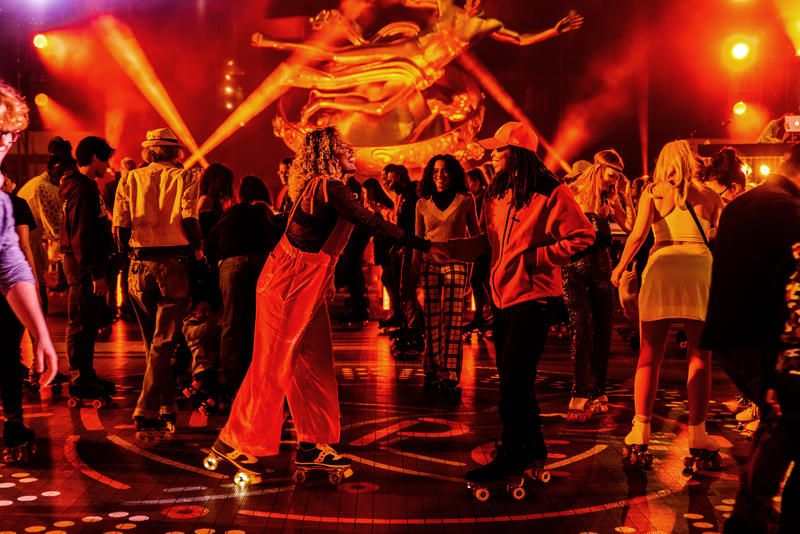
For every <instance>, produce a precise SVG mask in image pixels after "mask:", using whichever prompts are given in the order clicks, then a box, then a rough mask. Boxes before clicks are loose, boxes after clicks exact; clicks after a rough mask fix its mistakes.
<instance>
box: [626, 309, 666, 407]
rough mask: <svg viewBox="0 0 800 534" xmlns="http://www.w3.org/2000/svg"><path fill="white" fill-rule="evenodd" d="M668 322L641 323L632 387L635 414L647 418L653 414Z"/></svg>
mask: <svg viewBox="0 0 800 534" xmlns="http://www.w3.org/2000/svg"><path fill="white" fill-rule="evenodd" d="M669 327H670V321H669V320H663V321H647V322H643V323H642V326H641V328H642V347H641V350H640V351H639V361H638V363H637V364H636V377H635V379H634V385H633V400H634V408H635V410H634V411H635V414H636V415H638V416H640V417H644V418H647V419H648V420H649V418H650V416H651V415H652V414H653V401H654V399H655V396H656V391H657V390H658V376H659V373H660V372H661V362H662V361H663V359H664V347H665V345H666V342H667V333H668V332H669Z"/></svg>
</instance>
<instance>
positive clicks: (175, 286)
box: [114, 128, 205, 441]
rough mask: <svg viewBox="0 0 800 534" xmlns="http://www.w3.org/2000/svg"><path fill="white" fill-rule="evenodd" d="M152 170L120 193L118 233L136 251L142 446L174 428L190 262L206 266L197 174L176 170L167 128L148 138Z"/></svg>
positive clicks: (135, 175)
mask: <svg viewBox="0 0 800 534" xmlns="http://www.w3.org/2000/svg"><path fill="white" fill-rule="evenodd" d="M142 147H143V151H142V158H143V159H144V161H145V162H147V166H146V167H142V168H140V169H134V170H132V171H130V172H129V173H128V175H127V177H126V178H125V180H121V181H120V183H119V186H118V187H117V196H116V198H115V199H114V234H115V238H116V239H117V242H118V247H119V249H120V250H123V251H130V256H131V266H130V272H129V275H128V287H129V290H130V296H131V301H132V303H133V308H134V312H135V313H136V318H137V319H138V321H139V327H140V328H141V331H142V337H143V338H144V342H145V349H146V364H147V366H146V369H145V375H144V382H143V384H142V392H141V394H140V395H139V399H138V401H137V403H136V408H135V409H134V412H133V419H134V422H135V425H136V435H137V437H138V438H139V439H142V440H145V441H148V440H157V439H160V438H162V437H164V433H165V432H167V431H168V430H171V429H173V428H174V419H175V415H176V412H177V406H176V404H175V383H174V380H173V376H172V366H171V360H172V358H173V357H174V355H175V349H176V347H177V345H178V342H179V341H180V339H181V337H182V336H181V321H182V320H183V318H184V317H185V316H186V315H187V313H188V312H189V306H190V304H191V298H190V294H189V262H190V260H194V261H197V262H203V261H205V255H204V254H203V249H202V242H203V236H202V231H201V229H200V222H199V221H198V219H197V213H196V210H197V201H198V183H197V182H198V180H197V177H196V174H195V173H194V172H193V171H191V170H188V169H183V168H181V167H179V166H178V164H177V163H178V160H179V159H180V157H181V155H182V153H183V150H184V147H183V145H182V144H181V143H180V142H179V141H178V139H177V137H176V136H175V134H174V133H172V131H171V130H170V129H169V128H158V129H155V130H150V131H148V132H147V138H146V140H145V141H144V142H143V143H142Z"/></svg>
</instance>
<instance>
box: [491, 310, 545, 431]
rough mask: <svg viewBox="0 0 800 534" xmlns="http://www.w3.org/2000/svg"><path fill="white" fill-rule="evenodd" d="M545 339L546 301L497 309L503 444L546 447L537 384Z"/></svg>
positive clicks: (496, 343)
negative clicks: (537, 371) (537, 374)
mask: <svg viewBox="0 0 800 534" xmlns="http://www.w3.org/2000/svg"><path fill="white" fill-rule="evenodd" d="M546 338H547V308H546V304H544V303H543V302H538V301H529V302H523V303H521V304H517V305H515V306H511V307H509V308H506V309H503V310H495V318H494V343H495V352H496V353H497V370H498V372H499V374H500V419H501V420H502V422H503V444H504V445H505V444H507V445H509V446H512V447H513V446H526V445H532V446H537V445H538V446H541V447H543V443H544V438H543V436H542V429H541V420H540V418H539V404H538V403H537V402H536V390H535V384H536V367H537V366H538V364H539V358H540V357H541V355H542V350H544V343H545V339H546Z"/></svg>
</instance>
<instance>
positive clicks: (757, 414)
mask: <svg viewBox="0 0 800 534" xmlns="http://www.w3.org/2000/svg"><path fill="white" fill-rule="evenodd" d="M760 418H761V411H760V410H759V409H758V405H757V404H756V403H754V402H750V403H748V404H747V406H745V407H744V409H742V410H740V411H739V413H737V414H736V430H740V431H741V430H744V428H745V426H746V425H747V424H749V423H752V422H753V421H758V420H759V419H760Z"/></svg>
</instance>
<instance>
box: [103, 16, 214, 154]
mask: <svg viewBox="0 0 800 534" xmlns="http://www.w3.org/2000/svg"><path fill="white" fill-rule="evenodd" d="M93 25H94V27H95V30H96V31H97V35H98V37H99V38H100V40H101V41H102V42H103V44H104V45H105V46H106V48H107V49H108V51H109V52H110V53H111V56H112V57H113V58H114V60H115V61H116V62H117V63H118V64H119V66H120V67H121V68H122V70H123V71H124V72H125V74H127V75H128V77H129V78H130V79H131V81H132V82H133V83H134V84H135V85H136V87H137V88H138V89H139V91H141V92H142V95H144V97H145V98H146V99H147V100H148V102H150V104H151V105H152V106H153V108H155V110H156V111H157V112H158V114H159V115H161V118H163V119H164V121H166V123H167V126H169V127H170V128H171V129H172V131H173V132H175V135H177V136H178V139H180V140H181V141H182V142H183V143H184V144H185V145H186V148H188V149H189V150H190V151H192V153H193V154H195V153H197V151H198V146H197V142H196V141H195V139H194V137H193V136H192V134H191V132H190V131H189V127H188V126H187V125H186V122H185V121H184V120H183V118H182V117H181V115H180V113H179V112H178V109H177V108H176V107H175V104H174V103H173V102H172V99H171V98H170V96H169V93H168V92H167V90H166V88H165V87H164V84H162V83H161V80H160V79H159V78H158V75H157V74H156V72H155V69H153V66H152V65H151V64H150V61H149V60H148V59H147V55H146V54H145V53H144V50H142V47H141V46H140V45H139V42H138V41H137V39H136V36H135V35H134V34H133V32H132V31H131V29H130V28H128V27H127V26H126V25H125V24H123V23H122V22H120V21H119V20H117V19H116V18H114V17H112V16H111V15H104V16H102V17H100V18H98V19H97V20H96V21H94V23H93ZM189 159H190V160H193V163H196V162H197V161H200V163H201V164H202V165H203V166H204V167H207V166H208V161H207V160H206V159H205V157H203V156H202V155H201V156H200V157H194V156H192V157H190V158H189ZM187 167H189V165H187Z"/></svg>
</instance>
